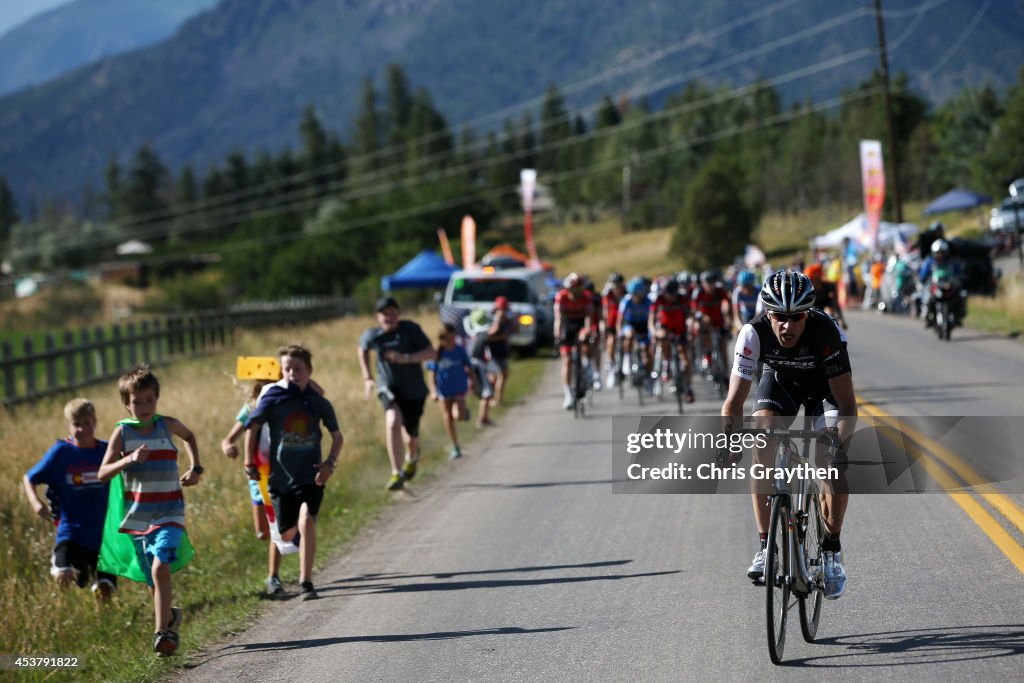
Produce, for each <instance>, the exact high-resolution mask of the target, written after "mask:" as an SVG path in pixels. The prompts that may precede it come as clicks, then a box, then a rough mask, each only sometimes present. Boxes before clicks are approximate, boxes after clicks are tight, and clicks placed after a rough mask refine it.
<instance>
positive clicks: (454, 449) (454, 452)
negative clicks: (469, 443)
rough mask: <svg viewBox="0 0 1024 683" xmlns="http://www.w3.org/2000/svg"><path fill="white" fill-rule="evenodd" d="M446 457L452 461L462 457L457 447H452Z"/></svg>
mask: <svg viewBox="0 0 1024 683" xmlns="http://www.w3.org/2000/svg"><path fill="white" fill-rule="evenodd" d="M448 457H449V458H451V459H452V460H458V459H459V458H461V457H462V451H460V450H459V447H458V446H452V450H451V453H449V454H448Z"/></svg>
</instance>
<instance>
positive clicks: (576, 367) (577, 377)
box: [572, 345, 587, 419]
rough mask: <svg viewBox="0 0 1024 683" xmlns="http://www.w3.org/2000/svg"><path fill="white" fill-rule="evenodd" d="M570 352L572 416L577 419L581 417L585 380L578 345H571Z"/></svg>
mask: <svg viewBox="0 0 1024 683" xmlns="http://www.w3.org/2000/svg"><path fill="white" fill-rule="evenodd" d="M572 354H573V359H572V361H573V362H572V375H573V377H572V394H573V395H572V407H573V414H574V416H575V417H576V418H577V419H579V418H582V417H583V412H584V401H585V399H586V397H587V394H586V391H587V389H586V381H587V380H586V376H585V374H584V372H583V358H582V353H581V352H580V347H579V346H578V345H577V346H574V347H573V350H572Z"/></svg>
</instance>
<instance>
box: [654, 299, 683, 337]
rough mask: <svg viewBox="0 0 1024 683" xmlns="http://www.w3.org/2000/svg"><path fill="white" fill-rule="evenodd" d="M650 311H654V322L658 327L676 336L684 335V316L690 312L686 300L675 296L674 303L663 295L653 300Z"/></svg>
mask: <svg viewBox="0 0 1024 683" xmlns="http://www.w3.org/2000/svg"><path fill="white" fill-rule="evenodd" d="M651 310H652V311H654V322H655V324H656V325H657V326H658V327H660V328H662V329H663V330H668V331H669V332H671V333H673V334H675V335H678V336H683V335H685V334H686V314H687V313H688V312H689V310H690V304H689V302H688V301H687V300H686V299H684V298H683V297H681V296H679V295H676V297H675V301H669V300H668V297H667V296H666V295H665V294H661V295H659V296H658V298H657V299H655V300H654V305H653V306H651Z"/></svg>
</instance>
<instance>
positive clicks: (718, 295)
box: [692, 287, 729, 329]
mask: <svg viewBox="0 0 1024 683" xmlns="http://www.w3.org/2000/svg"><path fill="white" fill-rule="evenodd" d="M723 301H726V302H729V295H728V293H726V291H725V290H724V289H722V288H721V287H715V288H714V289H713V290H712V291H710V292H707V291H705V290H704V288H703V287H700V288H698V289H695V290H693V299H692V308H693V312H694V313H697V312H700V313H702V314H704V315H705V316H707V318H708V320H710V321H711V324H712V325H713V326H714V327H717V328H719V329H721V328H724V327H725V316H724V315H723V314H722V302H723Z"/></svg>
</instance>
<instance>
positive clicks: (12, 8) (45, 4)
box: [0, 0, 71, 34]
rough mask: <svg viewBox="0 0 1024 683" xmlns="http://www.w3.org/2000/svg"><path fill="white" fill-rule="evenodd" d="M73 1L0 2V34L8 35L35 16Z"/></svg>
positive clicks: (6, 0) (8, 0) (26, 0)
mask: <svg viewBox="0 0 1024 683" xmlns="http://www.w3.org/2000/svg"><path fill="white" fill-rule="evenodd" d="M70 1H71V0H0V34H3V33H7V30H8V29H11V28H14V27H15V26H17V25H18V24H20V23H21V22H23V21H25V20H26V19H28V18H29V17H31V16H32V15H34V14H39V13H40V12H45V11H46V10H48V9H51V8H53V7H56V6H57V5H64V4H67V3H68V2H70Z"/></svg>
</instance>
